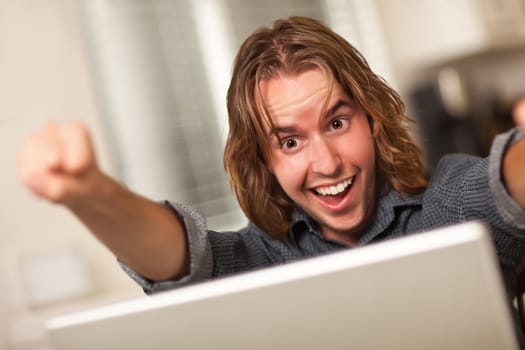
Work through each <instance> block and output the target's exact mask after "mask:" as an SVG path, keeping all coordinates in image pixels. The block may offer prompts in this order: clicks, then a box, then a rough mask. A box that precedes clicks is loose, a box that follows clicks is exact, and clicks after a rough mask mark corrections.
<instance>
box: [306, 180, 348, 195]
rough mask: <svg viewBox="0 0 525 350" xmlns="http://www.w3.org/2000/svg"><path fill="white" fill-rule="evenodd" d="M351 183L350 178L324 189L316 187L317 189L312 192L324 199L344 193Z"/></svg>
mask: <svg viewBox="0 0 525 350" xmlns="http://www.w3.org/2000/svg"><path fill="white" fill-rule="evenodd" d="M353 181H354V177H353V176H352V177H351V178H349V179H346V180H344V181H342V182H340V183H338V184H337V185H333V186H326V187H317V188H315V189H314V192H315V193H316V194H317V195H320V196H323V197H325V196H338V195H341V194H344V193H346V192H347V190H348V189H349V188H350V186H351V185H352V182H353Z"/></svg>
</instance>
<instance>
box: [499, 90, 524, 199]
mask: <svg viewBox="0 0 525 350" xmlns="http://www.w3.org/2000/svg"><path fill="white" fill-rule="evenodd" d="M513 117H514V121H515V122H516V125H517V126H518V127H520V128H521V130H522V132H525V98H522V99H521V100H519V101H518V102H517V103H516V104H515V106H514V108H513ZM502 175H503V180H504V182H505V187H506V188H507V190H508V191H509V194H510V195H511V197H512V198H513V199H514V200H515V201H516V203H517V204H519V205H520V206H521V207H522V208H524V209H525V137H522V138H521V140H519V141H518V142H516V143H515V144H514V145H512V146H510V148H509V149H508V151H507V152H506V154H505V156H504V159H503V169H502Z"/></svg>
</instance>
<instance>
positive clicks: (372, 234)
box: [289, 189, 423, 245]
mask: <svg viewBox="0 0 525 350" xmlns="http://www.w3.org/2000/svg"><path fill="white" fill-rule="evenodd" d="M422 198H423V195H422V194H415V195H408V194H402V193H399V192H398V191H396V190H394V189H389V190H388V191H387V192H386V193H385V194H384V195H382V196H380V197H379V198H378V200H377V205H376V212H375V215H374V220H373V221H372V223H371V224H370V226H369V227H368V229H367V230H366V232H365V233H364V234H363V235H362V236H361V238H360V239H359V242H358V244H359V245H365V244H367V243H369V242H370V241H372V240H373V239H374V238H376V237H377V236H379V235H380V234H381V233H383V232H384V231H385V230H386V229H387V228H388V226H390V225H391V224H392V222H393V221H394V219H395V208H398V207H404V206H418V205H421V202H422ZM306 231H310V232H312V233H313V234H315V235H317V236H320V237H323V235H322V233H321V231H320V229H319V226H318V225H317V223H316V222H315V221H314V220H313V219H312V218H311V217H310V216H309V215H308V214H307V213H306V212H305V211H304V210H303V209H302V208H299V207H297V208H296V209H295V210H294V212H293V215H292V222H291V225H290V232H289V238H290V239H291V240H292V241H293V242H295V241H296V237H297V235H299V234H301V233H303V232H306ZM323 239H326V238H324V237H323Z"/></svg>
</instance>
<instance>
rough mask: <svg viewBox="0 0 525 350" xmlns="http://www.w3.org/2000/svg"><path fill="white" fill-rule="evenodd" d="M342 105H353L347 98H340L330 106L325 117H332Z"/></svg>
mask: <svg viewBox="0 0 525 350" xmlns="http://www.w3.org/2000/svg"><path fill="white" fill-rule="evenodd" d="M341 107H352V103H351V102H350V101H347V100H343V99H340V100H338V101H337V102H336V103H335V104H334V105H333V106H332V107H330V108H329V109H328V110H327V111H326V113H325V117H326V118H330V117H331V116H332V115H334V114H335V113H336V112H337V111H338V110H339V108H341Z"/></svg>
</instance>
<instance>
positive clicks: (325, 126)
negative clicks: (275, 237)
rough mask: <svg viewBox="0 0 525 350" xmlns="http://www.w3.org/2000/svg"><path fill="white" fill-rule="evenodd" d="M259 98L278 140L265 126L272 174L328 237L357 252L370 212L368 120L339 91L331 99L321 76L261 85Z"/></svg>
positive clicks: (307, 73)
mask: <svg viewBox="0 0 525 350" xmlns="http://www.w3.org/2000/svg"><path fill="white" fill-rule="evenodd" d="M261 90H262V95H263V98H264V101H265V103H266V104H267V106H268V110H269V112H270V117H271V119H272V122H273V124H274V127H275V130H276V131H277V133H278V135H279V138H277V137H275V135H273V134H272V133H271V131H270V126H269V125H267V126H266V131H267V134H268V137H269V140H270V156H269V160H268V167H269V170H270V171H271V172H272V173H273V174H274V175H275V177H276V178H277V180H278V181H279V183H280V185H281V187H282V188H283V190H284V191H285V192H286V194H287V195H288V196H289V197H290V198H291V199H292V200H293V201H294V202H295V203H297V204H298V205H299V206H300V207H302V208H303V209H304V210H305V211H306V212H307V213H308V214H309V215H310V216H311V217H312V218H314V219H315V220H316V221H317V222H318V223H319V225H320V227H321V231H322V233H323V234H324V235H325V236H326V237H328V238H331V239H335V240H338V241H342V242H346V243H347V244H350V245H354V244H355V243H356V241H357V240H358V238H359V236H360V235H362V234H363V231H362V230H363V229H364V228H366V226H367V225H368V223H369V221H370V218H371V217H372V215H373V212H374V210H375V148H374V141H373V139H372V134H371V129H370V125H369V122H368V118H367V115H366V114H365V112H364V111H363V109H362V108H361V107H360V106H359V105H358V104H357V103H355V102H354V100H353V99H352V98H351V97H349V96H348V95H346V94H345V92H344V91H343V89H342V88H341V87H340V86H339V84H335V85H334V86H333V89H332V92H331V94H330V80H329V79H328V78H327V77H326V76H325V74H324V73H323V72H322V71H321V70H319V69H312V70H308V71H305V72H303V73H300V74H297V75H282V76H279V77H277V78H274V79H271V80H267V81H263V82H262V83H261ZM327 101H328V104H327V105H326V108H323V107H325V103H326V102H327ZM279 139H280V140H279Z"/></svg>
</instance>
